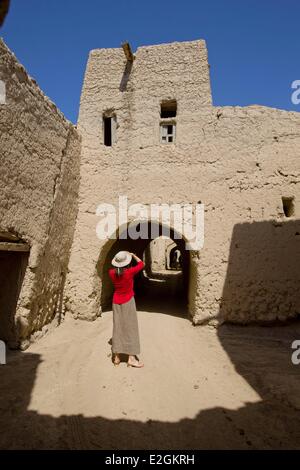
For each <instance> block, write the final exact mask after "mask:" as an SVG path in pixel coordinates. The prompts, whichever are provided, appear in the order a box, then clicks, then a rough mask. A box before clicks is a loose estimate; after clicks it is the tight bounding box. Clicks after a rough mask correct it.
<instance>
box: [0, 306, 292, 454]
mask: <svg viewBox="0 0 300 470" xmlns="http://www.w3.org/2000/svg"><path fill="white" fill-rule="evenodd" d="M138 316H139V324H140V335H141V343H142V354H141V358H142V359H143V361H144V362H145V367H144V369H141V370H138V369H133V368H128V367H126V364H125V363H122V364H120V365H119V366H118V367H115V366H113V365H112V362H111V356H110V352H111V351H110V345H109V340H110V337H111V330H112V313H111V312H107V313H105V314H104V315H103V317H102V318H99V319H98V320H97V321H95V322H92V323H88V322H80V321H75V320H72V319H66V320H65V321H64V323H63V324H61V325H60V326H59V327H58V328H56V329H55V330H53V331H51V332H50V333H48V334H47V336H45V337H44V338H42V339H41V340H40V341H39V342H38V343H35V344H33V345H32V346H31V347H30V348H29V349H28V350H27V351H25V352H16V351H15V352H10V353H9V357H8V364H7V365H6V366H1V367H0V432H1V433H0V448H8V449H16V448H17V449H23V448H25V449H28V448H29V449H32V448H41V449H45V448H46V449H47V448H52V449H53V448H56V449H126V448H127V449H155V448H156V449H192V448H194V449H233V448H238V449H256V448H260V449H261V448H264V449H270V448H300V411H299V409H300V393H299V392H300V365H299V366H294V365H293V364H292V363H291V342H292V341H293V340H294V339H300V326H299V324H298V323H294V324H291V325H289V326H284V327H272V328H263V327H234V326H223V327H221V328H219V330H215V329H214V328H211V327H194V326H192V324H191V323H190V321H189V320H188V319H186V318H183V317H180V316H177V315H171V314H162V313H157V312H149V311H139V313H138Z"/></svg>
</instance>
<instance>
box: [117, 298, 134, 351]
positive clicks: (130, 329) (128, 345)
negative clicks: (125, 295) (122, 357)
mask: <svg viewBox="0 0 300 470" xmlns="http://www.w3.org/2000/svg"><path fill="white" fill-rule="evenodd" d="M112 306H113V335H112V352H113V353H116V354H129V355H130V356H135V355H137V354H140V337H139V327H138V319H137V313H136V305H135V298H134V297H131V299H130V300H129V301H128V302H126V303H125V304H114V303H113V305H112Z"/></svg>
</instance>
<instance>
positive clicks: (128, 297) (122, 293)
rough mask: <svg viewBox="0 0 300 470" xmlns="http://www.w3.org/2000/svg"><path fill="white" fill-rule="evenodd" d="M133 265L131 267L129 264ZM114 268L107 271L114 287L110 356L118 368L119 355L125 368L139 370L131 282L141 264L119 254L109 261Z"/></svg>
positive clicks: (141, 262) (136, 325)
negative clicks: (124, 360) (125, 357)
mask: <svg viewBox="0 0 300 470" xmlns="http://www.w3.org/2000/svg"><path fill="white" fill-rule="evenodd" d="M132 258H133V259H135V261H137V264H136V266H133V267H131V266H130V263H131V260H132ZM112 265H113V266H114V268H112V269H110V270H109V276H110V278H111V280H112V282H113V284H114V295H113V305H112V307H113V335H112V352H113V357H114V359H113V360H114V364H115V365H119V364H120V362H121V360H120V354H126V355H128V362H127V365H128V366H131V367H143V365H144V364H142V363H141V362H140V361H139V360H138V359H137V357H136V356H137V355H138V354H140V338H139V329H138V320H137V313H136V306H135V298H134V291H133V278H134V276H135V275H136V274H137V273H138V272H139V271H141V270H142V269H143V268H144V267H145V264H144V263H143V261H142V260H141V259H140V258H139V257H138V256H136V255H135V254H133V253H129V252H128V251H119V253H117V254H116V255H115V257H114V258H113V260H112Z"/></svg>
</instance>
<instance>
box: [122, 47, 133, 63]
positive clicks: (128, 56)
mask: <svg viewBox="0 0 300 470" xmlns="http://www.w3.org/2000/svg"><path fill="white" fill-rule="evenodd" d="M122 48H123V51H124V54H125V56H126V59H127V60H128V61H129V62H133V61H134V55H133V53H132V50H131V47H130V44H129V42H123V44H122Z"/></svg>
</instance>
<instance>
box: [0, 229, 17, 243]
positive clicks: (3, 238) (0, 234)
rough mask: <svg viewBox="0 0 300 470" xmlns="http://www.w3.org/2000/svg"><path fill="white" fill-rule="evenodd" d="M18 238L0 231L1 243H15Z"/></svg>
mask: <svg viewBox="0 0 300 470" xmlns="http://www.w3.org/2000/svg"><path fill="white" fill-rule="evenodd" d="M19 240H20V239H19V237H17V236H16V235H14V234H13V233H11V232H3V231H2V232H1V231H0V242H1V241H4V242H10V241H12V242H17V241H19Z"/></svg>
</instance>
